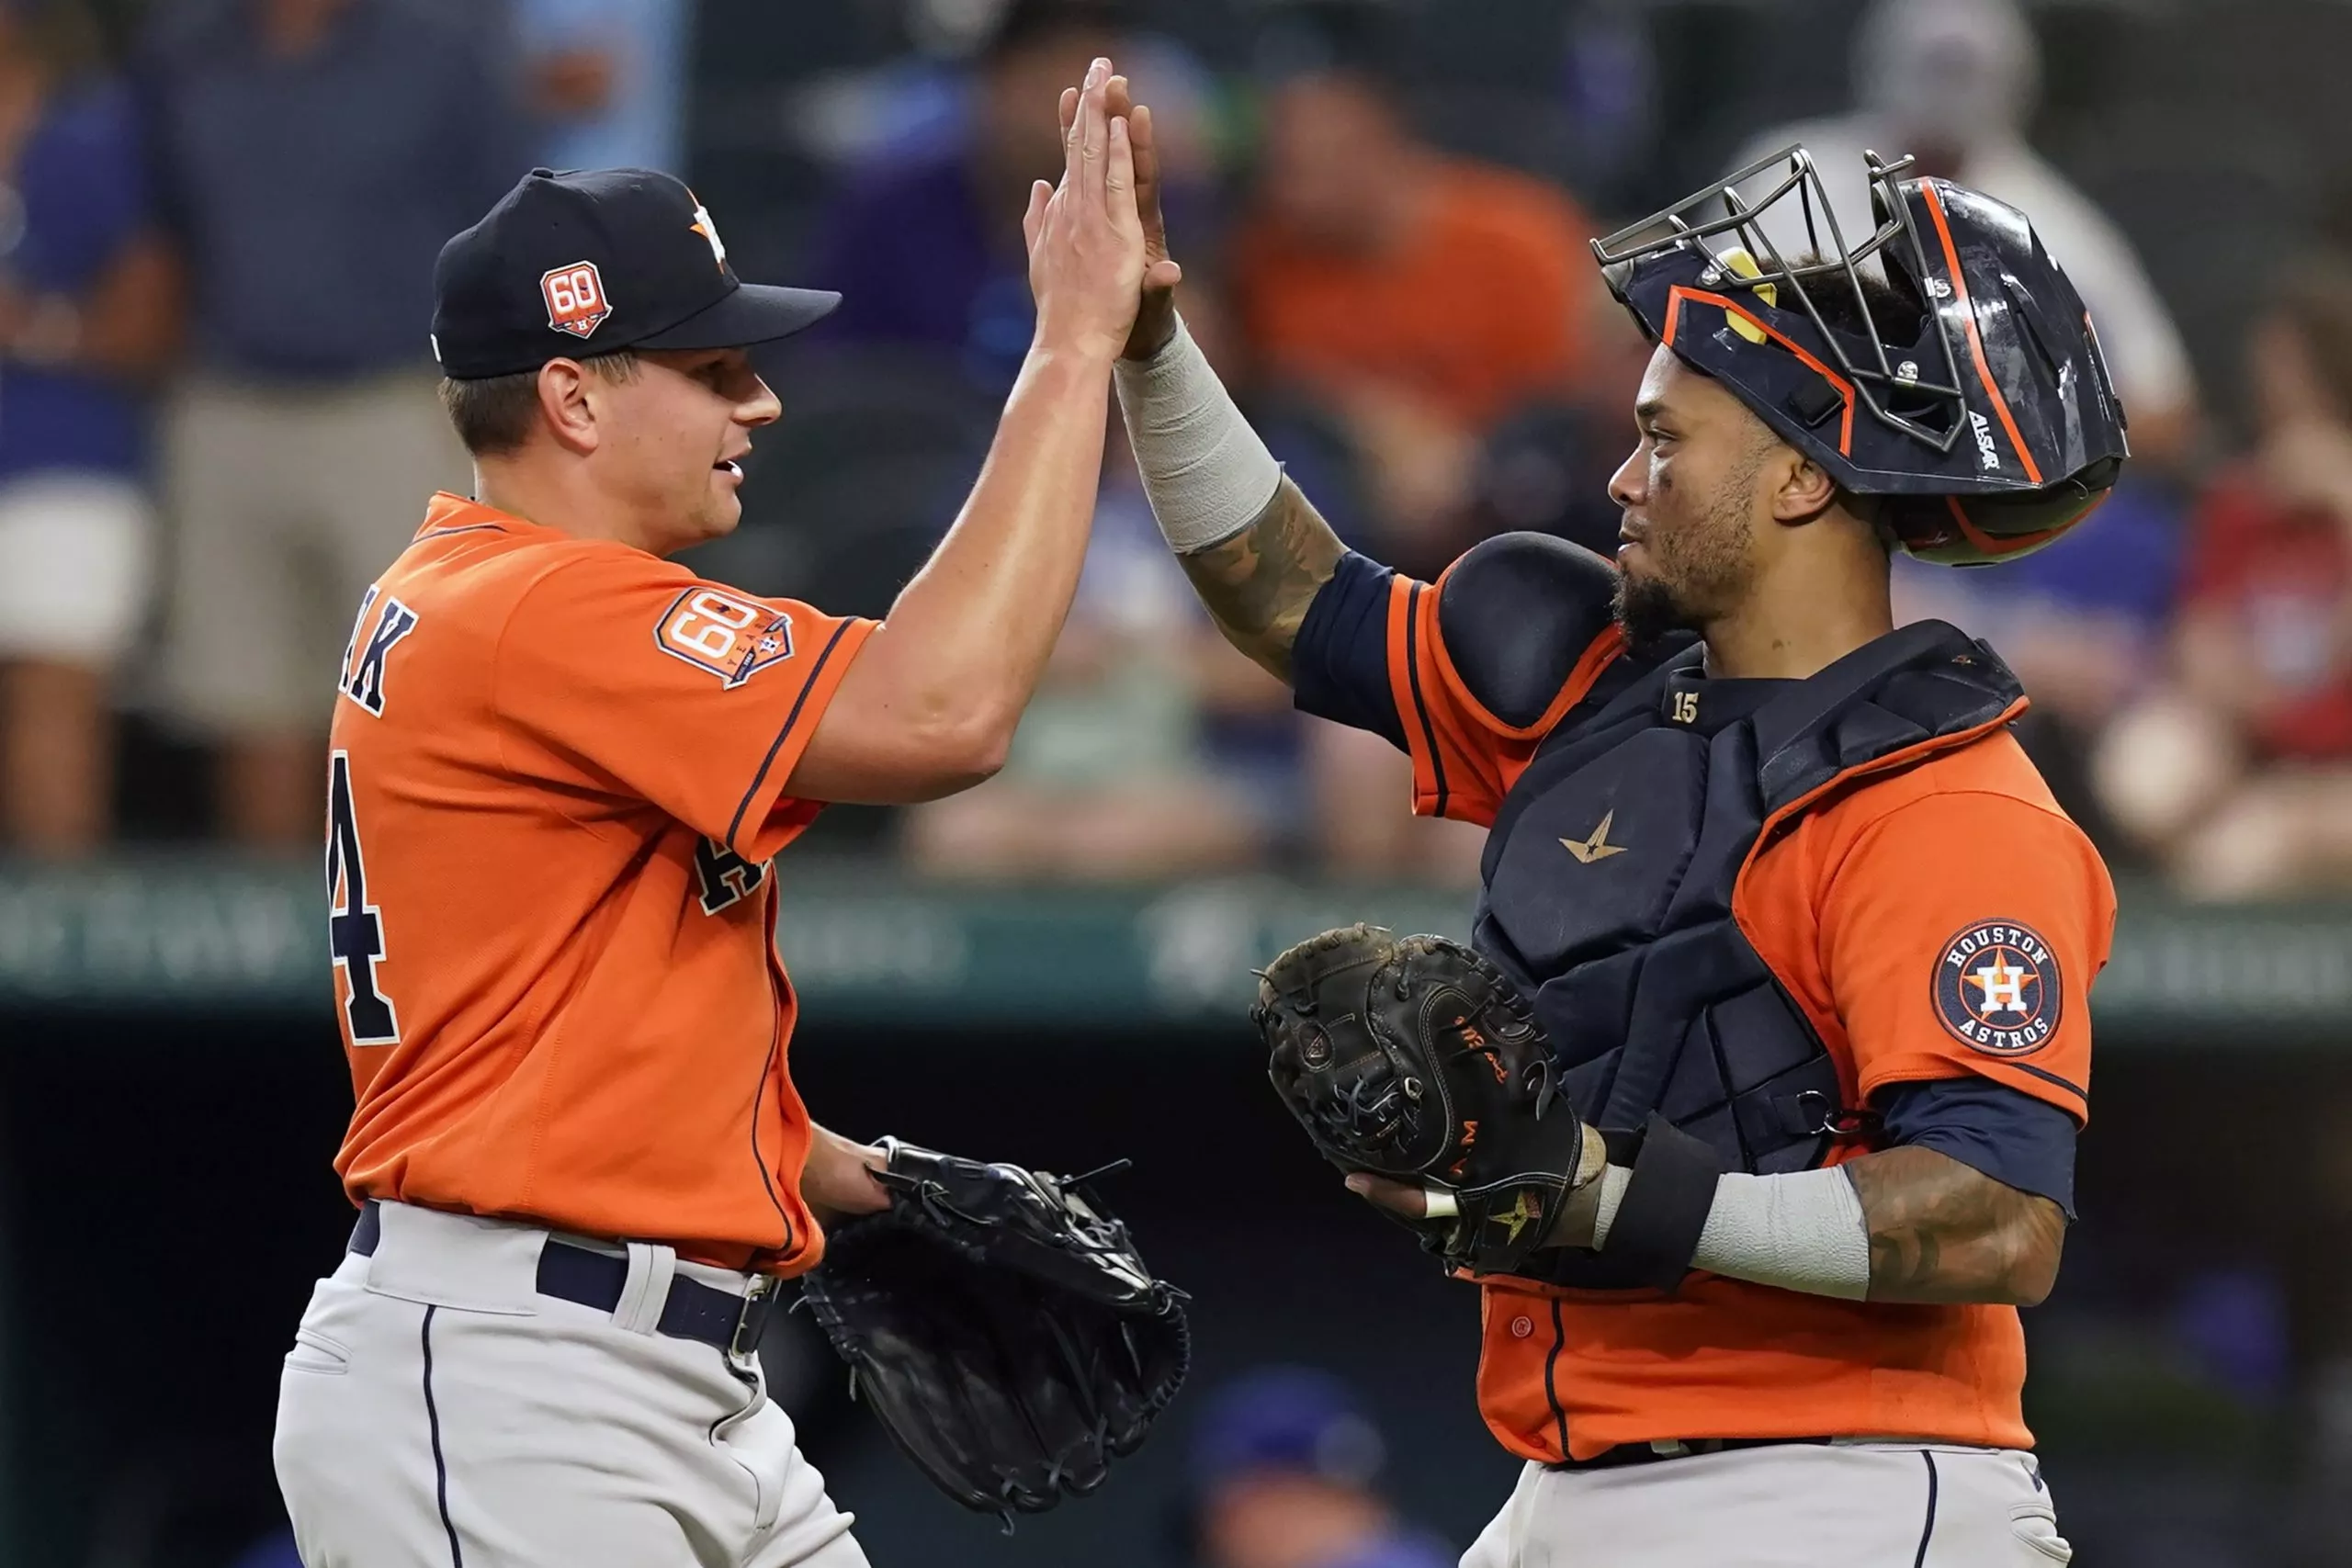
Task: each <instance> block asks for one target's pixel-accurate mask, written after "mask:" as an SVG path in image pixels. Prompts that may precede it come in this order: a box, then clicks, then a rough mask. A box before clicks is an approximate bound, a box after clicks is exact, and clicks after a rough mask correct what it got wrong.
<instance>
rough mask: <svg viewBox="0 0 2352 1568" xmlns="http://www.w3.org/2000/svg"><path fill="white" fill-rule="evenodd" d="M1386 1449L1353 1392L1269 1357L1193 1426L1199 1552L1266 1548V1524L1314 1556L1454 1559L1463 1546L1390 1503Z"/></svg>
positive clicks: (1403, 1562) (1392, 1563)
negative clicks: (1314, 1545)
mask: <svg viewBox="0 0 2352 1568" xmlns="http://www.w3.org/2000/svg"><path fill="white" fill-rule="evenodd" d="M1385 1456H1386V1448H1385V1444H1384V1443H1383V1442H1382V1441H1381V1438H1380V1431H1379V1428H1378V1427H1374V1425H1373V1422H1372V1418H1371V1416H1369V1415H1367V1414H1366V1413H1365V1411H1364V1409H1363V1404H1362V1403H1361V1402H1360V1401H1359V1400H1358V1399H1357V1397H1356V1395H1355V1393H1354V1391H1353V1390H1352V1389H1351V1388H1349V1387H1348V1385H1347V1384H1346V1383H1344V1382H1341V1381H1340V1379H1338V1378H1336V1377H1334V1376H1332V1375H1331V1374H1330V1373H1329V1372H1324V1371H1317V1370H1316V1369H1314V1368H1312V1367H1286V1366H1269V1367H1261V1368H1258V1369H1255V1370H1254V1371H1249V1372H1245V1373H1243V1374H1242V1375H1241V1376H1240V1377H1238V1378H1237V1379H1235V1380H1234V1381H1233V1382H1229V1383H1227V1384H1225V1385H1224V1386H1223V1387H1221V1388H1217V1389H1214V1390H1212V1391H1211V1392H1210V1393H1209V1394H1208V1396H1207V1398H1206V1399H1205V1400H1204V1402H1203V1404H1202V1405H1201V1407H1200V1413H1199V1416H1197V1418H1196V1422H1195V1425H1194V1427H1193V1449H1192V1456H1191V1459H1192V1465H1191V1468H1192V1483H1193V1506H1194V1521H1195V1526H1196V1536H1197V1541H1198V1547H1199V1552H1198V1555H1199V1556H1200V1558H1201V1560H1202V1561H1203V1562H1204V1563H1206V1564H1209V1565H1210V1568H1227V1564H1228V1563H1229V1562H1233V1561H1235V1560H1237V1559H1248V1560H1252V1561H1254V1560H1257V1559H1258V1558H1259V1557H1260V1555H1261V1551H1260V1548H1261V1545H1262V1540H1263V1534H1262V1532H1264V1531H1266V1530H1268V1529H1272V1530H1276V1531H1278V1532H1279V1533H1280V1535H1281V1536H1282V1537H1283V1540H1285V1541H1286V1542H1287V1543H1288V1545H1289V1547H1290V1548H1291V1549H1292V1551H1293V1553H1294V1558H1293V1560H1294V1561H1301V1562H1305V1560H1304V1559H1301V1558H1298V1557H1297V1556H1296V1555H1295V1553H1296V1551H1299V1550H1300V1549H1302V1548H1303V1547H1304V1545H1305V1543H1306V1542H1308V1541H1313V1540H1320V1541H1321V1542H1322V1543H1323V1545H1324V1546H1325V1548H1326V1550H1324V1551H1317V1552H1316V1553H1315V1555H1314V1557H1313V1560H1312V1562H1311V1563H1307V1564H1306V1568H1453V1564H1454V1562H1455V1561H1456V1558H1457V1556H1458V1554H1457V1553H1456V1552H1454V1551H1452V1550H1451V1549H1449V1548H1448V1547H1447V1546H1446V1545H1445V1544H1444V1543H1443V1542H1442V1541H1440V1540H1435V1539H1434V1538H1432V1537H1430V1536H1428V1535H1426V1534H1423V1533H1421V1532H1419V1531H1417V1530H1413V1529H1409V1528H1408V1527H1407V1526H1405V1525H1404V1524H1402V1523H1401V1522H1400V1521H1398V1520H1397V1518H1396V1517H1395V1516H1394V1515H1393V1514H1391V1513H1390V1511H1389V1509H1388V1507H1387V1506H1386V1504H1385V1502H1383V1501H1382V1500H1381V1499H1380V1498H1379V1496H1378V1495H1377V1493H1376V1492H1375V1490H1374V1484H1373V1483H1374V1479H1375V1478H1376V1477H1377V1476H1378V1474H1379V1472H1380V1469H1381V1466H1382V1463H1383V1461H1384V1460H1385Z"/></svg>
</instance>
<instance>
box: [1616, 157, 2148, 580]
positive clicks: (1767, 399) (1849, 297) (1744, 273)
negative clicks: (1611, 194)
mask: <svg viewBox="0 0 2352 1568" xmlns="http://www.w3.org/2000/svg"><path fill="white" fill-rule="evenodd" d="M1864 157H1865V161H1866V172H1867V174H1868V175H1869V180H1870V188H1871V223H1870V226H1869V227H1868V228H1866V229H1864V228H1849V227H1848V226H1847V224H1846V223H1843V222H1841V221H1840V220H1839V218H1838V214H1837V213H1836V212H1834V211H1832V210H1831V209H1830V205H1829V201H1828V197H1827V195H1826V192H1825V191H1824V189H1823V187H1822V183H1821V178H1820V176H1819V175H1818V174H1817V173H1816V172H1815V168H1814V163H1813V156H1812V154H1811V153H1809V152H1806V151H1805V150H1804V148H1802V147H1791V148H1788V149H1787V150H1785V151H1783V152H1776V153H1774V154H1773V155H1772V156H1770V157H1769V158H1765V159H1761V160H1758V162H1756V163H1754V164H1749V165H1748V166H1747V167H1746V168H1744V169H1741V170H1738V171H1736V172H1735V173H1734V174H1732V175H1728V176H1726V177H1725V178H1724V179H1723V180H1721V181H1719V182H1717V183H1716V184H1713V185H1711V186H1706V187H1705V188H1704V189H1702V190H1699V191H1696V192H1694V193H1692V194H1691V195H1690V196H1688V197H1684V198H1683V199H1682V200H1680V201H1678V202H1676V203H1674V204H1673V205H1672V206H1670V207H1668V208H1666V209H1663V210H1661V211H1658V212H1657V213H1654V214H1652V215H1651V216H1650V217H1648V218H1645V219H1644V220H1642V221H1640V222H1639V223H1636V224H1634V225H1633V226H1632V227H1630V228H1627V229H1623V230H1620V231H1618V232H1616V233H1614V234H1611V235H1608V236H1607V237H1605V238H1603V239H1599V240H1595V241H1594V242H1593V243H1592V249H1593V254H1594V255H1595V256H1596V257H1597V258H1598V259H1599V260H1600V265H1601V272H1602V276H1604V277H1605V278H1606V279H1607V280H1608V283H1609V287H1610V290H1611V292H1612V293H1613V294H1615V295H1616V297H1617V299H1619V300H1620V301H1621V302H1622V303H1623V304H1624V305H1625V307H1626V308H1627V309H1628V310H1631V311H1632V312H1633V314H1634V319H1635V320H1636V321H1639V322H1640V323H1641V326H1642V329H1643V331H1644V332H1645V333H1648V335H1649V336H1650V338H1651V339H1652V340H1653V341H1654V342H1657V343H1661V344H1665V345H1666V346H1667V347H1668V348H1669V349H1671V350H1672V351H1673V352H1674V354H1675V355H1677V356H1678V357H1679V358H1680V359H1681V360H1682V361H1683V362H1684V363H1686V364H1688V365H1690V366H1691V367H1692V368H1694V369H1696V370H1699V371H1701V372H1702V373H1703V374H1705V375H1707V376H1710V377H1713V378H1715V379H1716V380H1718V381H1721V382H1722V383H1723V384H1724V386H1725V387H1727V388H1728V389H1731V390H1732V391H1733V392H1734V393H1735V394H1736V395H1737V396H1738V397H1739V399H1740V400H1741V401H1743V402H1745V403H1746V404H1747V406H1748V407H1749V408H1750V409H1751V410H1753V411H1754V412H1755V413H1756V414H1757V416H1758V418H1760V419H1762V420H1763V421H1764V422H1765V423H1767V424H1768V425H1770V427H1771V428H1772V430H1773V432H1774V433H1775V434H1778V435H1779V436H1780V437H1781V439H1782V440H1784V441H1786V442H1788V443H1789V444H1790V445H1792V446H1795V447H1796V448H1797V449H1798V450H1800V451H1802V452H1803V453H1804V454H1805V456H1806V457H1810V458H1811V459H1813V460H1814V461H1815V462H1816V463H1818V464H1819V465H1820V466H1821V467H1822V468H1824V469H1825V470H1826V472H1827V473H1828V474H1829V475H1830V477H1831V478H1832V479H1835V480H1836V481H1837V482H1838V484H1839V485H1840V486H1841V487H1843V488H1844V489H1845V490H1847V491H1850V492H1852V493H1854V494H1857V495H1867V496H1876V497H1884V498H1886V500H1885V502H1884V503H1883V506H1882V508H1881V516H1882V520H1883V523H1884V525H1886V526H1887V527H1888V528H1889V530H1890V531H1891V532H1892V533H1893V534H1894V537H1895V538H1896V539H1897V540H1898V541H1899V542H1900V543H1901V545H1902V547H1904V548H1905V549H1906V550H1908V551H1909V552H1910V553H1911V554H1913V555H1915V556H1918V557H1920V558H1923V559H1928V560H1933V561H1939V562H1942V563H1945V564H1947V565H1953V566H1984V565H1990V564H1993V563H1995V562H1998V561H2002V560H2007V559H2010V558H2015V557H2017V556H2020V555H2024V554H2026V553H2027V552H2029V551H2030V550H2034V549H2037V548H2040V547H2041V546H2043V545H2046V544H2048V543H2050V542H2051V541H2052V540H2053V539H2055V538H2057V537H2058V536H2060V535H2062V534H2064V532H2065V531H2066V530H2067V529H2068V528H2071V527H2073V526H2074V525H2075V524H2076V523H2078V522H2080V521H2081V520H2082V519H2083V518H2084V517H2085V516H2086V515H2088V514H2089V513H2090V512H2091V510H2092V509H2093V508H2094V507H2095V506H2097V505H2098V502H2100V501H2102V500H2104V499H2105V497H2106V495H2107V492H2108V491H2109V488H2110V487H2111V486H2113V484H2114V483H2115V479H2116V476H2117V474H2118V473H2119V472H2120V469H2121V466H2122V461H2123V458H2124V457H2125V456H2126V455H2127V453H2128V451H2129V447H2128V446H2127V445H2126V443H2125V440H2124V422H2123V410H2122V405H2121V404H2120V402H2119V401H2118V400H2117V399H2116V396H2115V390H2114V388H2113V386H2112V384H2111V383H2110V382H2109V378H2108V373H2107V365H2106V362H2105V360H2104V359H2103V358H2102V357H2101V355H2100V353H2099V348H2098V338H2097V336H2096V334H2095V333H2094V332H2093V330H2092V327H2091V321H2090V316H2089V313H2088V312H2087V311H2086V310H2084V309H2083V303H2082V300H2081V299H2080V298H2079V297H2078V296H2077V295H2076V294H2075V288H2074V285H2073V284H2072V283H2070V282H2068V281H2067V278H2066V275H2065V273H2064V272H2063V271H2062V270H2060V268H2059V266H2058V264H2057V263H2056V261H2054V260H2053V259H2052V257H2051V255H2050V254H2049V253H2048V252H2047V251H2045V250H2044V249H2043V248H2042V245H2041V240H2040V238H2039V237H2037V236H2036V235H2035V233H2034V231H2033V227H2032V225H2031V224H2030V222H2028V221H2027V220H2026V218H2025V215H2024V214H2022V213H2020V212H2018V210H2017V209H2014V208H2010V207H2006V206H2004V205H2002V204H2001V203H2000V202H1997V201H1995V200H1993V199H1992V198H1991V197H1986V196H1983V195H1980V194H1978V193H1977V192H1975V191H1972V190H1968V189H1966V188H1964V187H1962V186H1956V185H1953V184H1951V182H1949V181H1946V180H1938V179H1919V178H1905V177H1904V173H1905V170H1906V169H1907V168H1908V167H1909V165H1910V160H1909V159H1907V158H1905V159H1898V160H1896V161H1895V162H1894V163H1893V164H1886V163H1882V162H1881V161H1880V159H1879V157H1878V156H1877V154H1876V153H1866V154H1864Z"/></svg>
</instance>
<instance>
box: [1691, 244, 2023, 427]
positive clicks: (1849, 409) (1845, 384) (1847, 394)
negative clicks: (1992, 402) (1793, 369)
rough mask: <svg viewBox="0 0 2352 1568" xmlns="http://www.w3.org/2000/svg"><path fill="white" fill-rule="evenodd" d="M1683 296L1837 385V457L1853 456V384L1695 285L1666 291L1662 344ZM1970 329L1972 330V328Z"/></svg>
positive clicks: (1783, 336) (2004, 416)
mask: <svg viewBox="0 0 2352 1568" xmlns="http://www.w3.org/2000/svg"><path fill="white" fill-rule="evenodd" d="M1685 299H1696V300H1698V301H1699V302H1700V303H1702V304H1705V305H1720V306H1722V307H1723V310H1724V314H1725V315H1727V316H1737V317H1738V318H1739V319H1740V320H1741V321H1746V322H1747V324H1748V325H1749V326H1751V327H1754V328H1755V329H1756V330H1757V331H1758V332H1759V333H1764V334H1765V335H1766V336H1767V337H1770V339H1771V340H1772V341H1773V342H1774V343H1777V344H1780V345H1781V347H1782V348H1785V349H1787V350H1788V351H1789V352H1790V353H1791V354H1793V355H1796V356H1797V357H1798V358H1799V359H1801V360H1803V361H1804V363H1805V364H1806V365H1808V366H1810V367H1812V369H1813V371H1814V373H1815V375H1817V376H1819V377H1820V378H1822V379H1823V380H1825V381H1826V382H1828V383H1829V384H1830V385H1831V386H1833V387H1835V388H1837V389H1838V396H1839V397H1840V398H1843V399H1844V400H1846V412H1845V413H1844V414H1843V415H1842V416H1841V417H1840V418H1839V419H1838V456H1839V457H1852V456H1853V455H1854V384H1853V383H1852V382H1851V381H1849V380H1847V379H1846V378H1844V377H1843V376H1840V375H1838V372H1836V371H1835V370H1832V369H1830V368H1829V367H1827V366H1826V365H1824V364H1823V363H1822V362H1821V361H1820V360H1818V359H1815V357H1814V356H1813V355H1810V354H1807V353H1806V352H1805V351H1804V349H1802V348H1799V347H1798V346H1797V345H1796V344H1794V343H1792V342H1791V341H1790V340H1789V339H1788V337H1787V336H1786V335H1784V334H1782V333H1777V332H1774V331H1773V330H1772V329H1771V328H1770V327H1769V326H1767V325H1766V324H1765V323H1764V322H1762V321H1758V320H1757V319H1756V318H1755V317H1754V316H1753V315H1751V314H1749V313H1748V312H1747V310H1743V309H1741V308H1740V307H1739V306H1738V305H1736V304H1734V303H1733V302H1732V301H1731V300H1729V299H1724V297H1723V296H1722V295H1720V294H1709V293H1706V292H1705V291H1703V290H1702V289H1697V288H1684V287H1683V286H1682V285H1680V284H1679V283H1678V284H1676V285H1675V286H1674V287H1673V288H1669V289H1668V290H1667V291H1666V346H1667V347H1668V348H1672V347H1673V346H1674V333H1675V330H1676V329H1677V328H1678V327H1679V326H1680V325H1681V324H1682V301H1684V300H1685ZM1971 330H1972V331H1973V329H1971ZM2001 417H2002V418H2004V419H2007V417H2008V414H2007V412H2006V411H2004V412H2003V413H2002V416H2001Z"/></svg>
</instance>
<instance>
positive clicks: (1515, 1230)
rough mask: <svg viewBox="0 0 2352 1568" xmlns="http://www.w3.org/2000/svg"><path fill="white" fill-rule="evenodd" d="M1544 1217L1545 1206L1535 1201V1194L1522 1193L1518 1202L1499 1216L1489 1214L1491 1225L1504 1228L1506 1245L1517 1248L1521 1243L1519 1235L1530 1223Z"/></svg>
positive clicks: (1488, 1218) (1488, 1221) (1488, 1219)
mask: <svg viewBox="0 0 2352 1568" xmlns="http://www.w3.org/2000/svg"><path fill="white" fill-rule="evenodd" d="M1543 1217H1544V1205H1543V1204H1541V1203H1539V1202H1537V1201H1535V1194H1534V1193H1532V1192H1521V1194H1520V1195H1519V1200H1518V1201H1517V1202H1515V1203H1513V1204H1512V1205H1511V1206H1510V1208H1509V1209H1507V1210H1505V1211H1504V1212H1503V1213H1499V1214H1488V1215H1487V1223H1488V1224H1498V1225H1501V1226H1502V1227H1503V1228H1504V1236H1503V1240H1504V1243H1505V1245H1507V1246H1515V1245H1516V1244H1517V1243H1518V1241H1519V1233H1520V1232H1521V1231H1523V1230H1525V1229H1526V1228H1527V1226H1528V1224H1529V1222H1531V1221H1533V1220H1540V1219H1542V1218H1543Z"/></svg>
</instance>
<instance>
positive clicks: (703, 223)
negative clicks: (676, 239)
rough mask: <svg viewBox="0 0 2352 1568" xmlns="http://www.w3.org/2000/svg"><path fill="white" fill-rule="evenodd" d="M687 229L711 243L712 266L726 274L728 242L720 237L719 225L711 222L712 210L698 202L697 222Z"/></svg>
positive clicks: (696, 210) (696, 202) (696, 209)
mask: <svg viewBox="0 0 2352 1568" xmlns="http://www.w3.org/2000/svg"><path fill="white" fill-rule="evenodd" d="M688 194H689V195H691V194H692V193H691V192H689V193H688ZM686 227H687V228H689V229H691V230H693V231H695V233H697V234H700V235H701V236H702V237H703V238H704V239H706V240H707V241H709V242H710V260H711V264H712V265H715V266H716V267H718V270H719V271H721V272H725V271H726V270H727V242H726V241H724V240H722V239H720V238H719V237H718V224H716V223H713V222H712V221H711V220H710V209H708V208H707V207H705V206H704V205H703V204H702V203H701V201H700V200H696V201H695V220H694V221H693V222H691V223H689V224H687V225H686Z"/></svg>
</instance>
